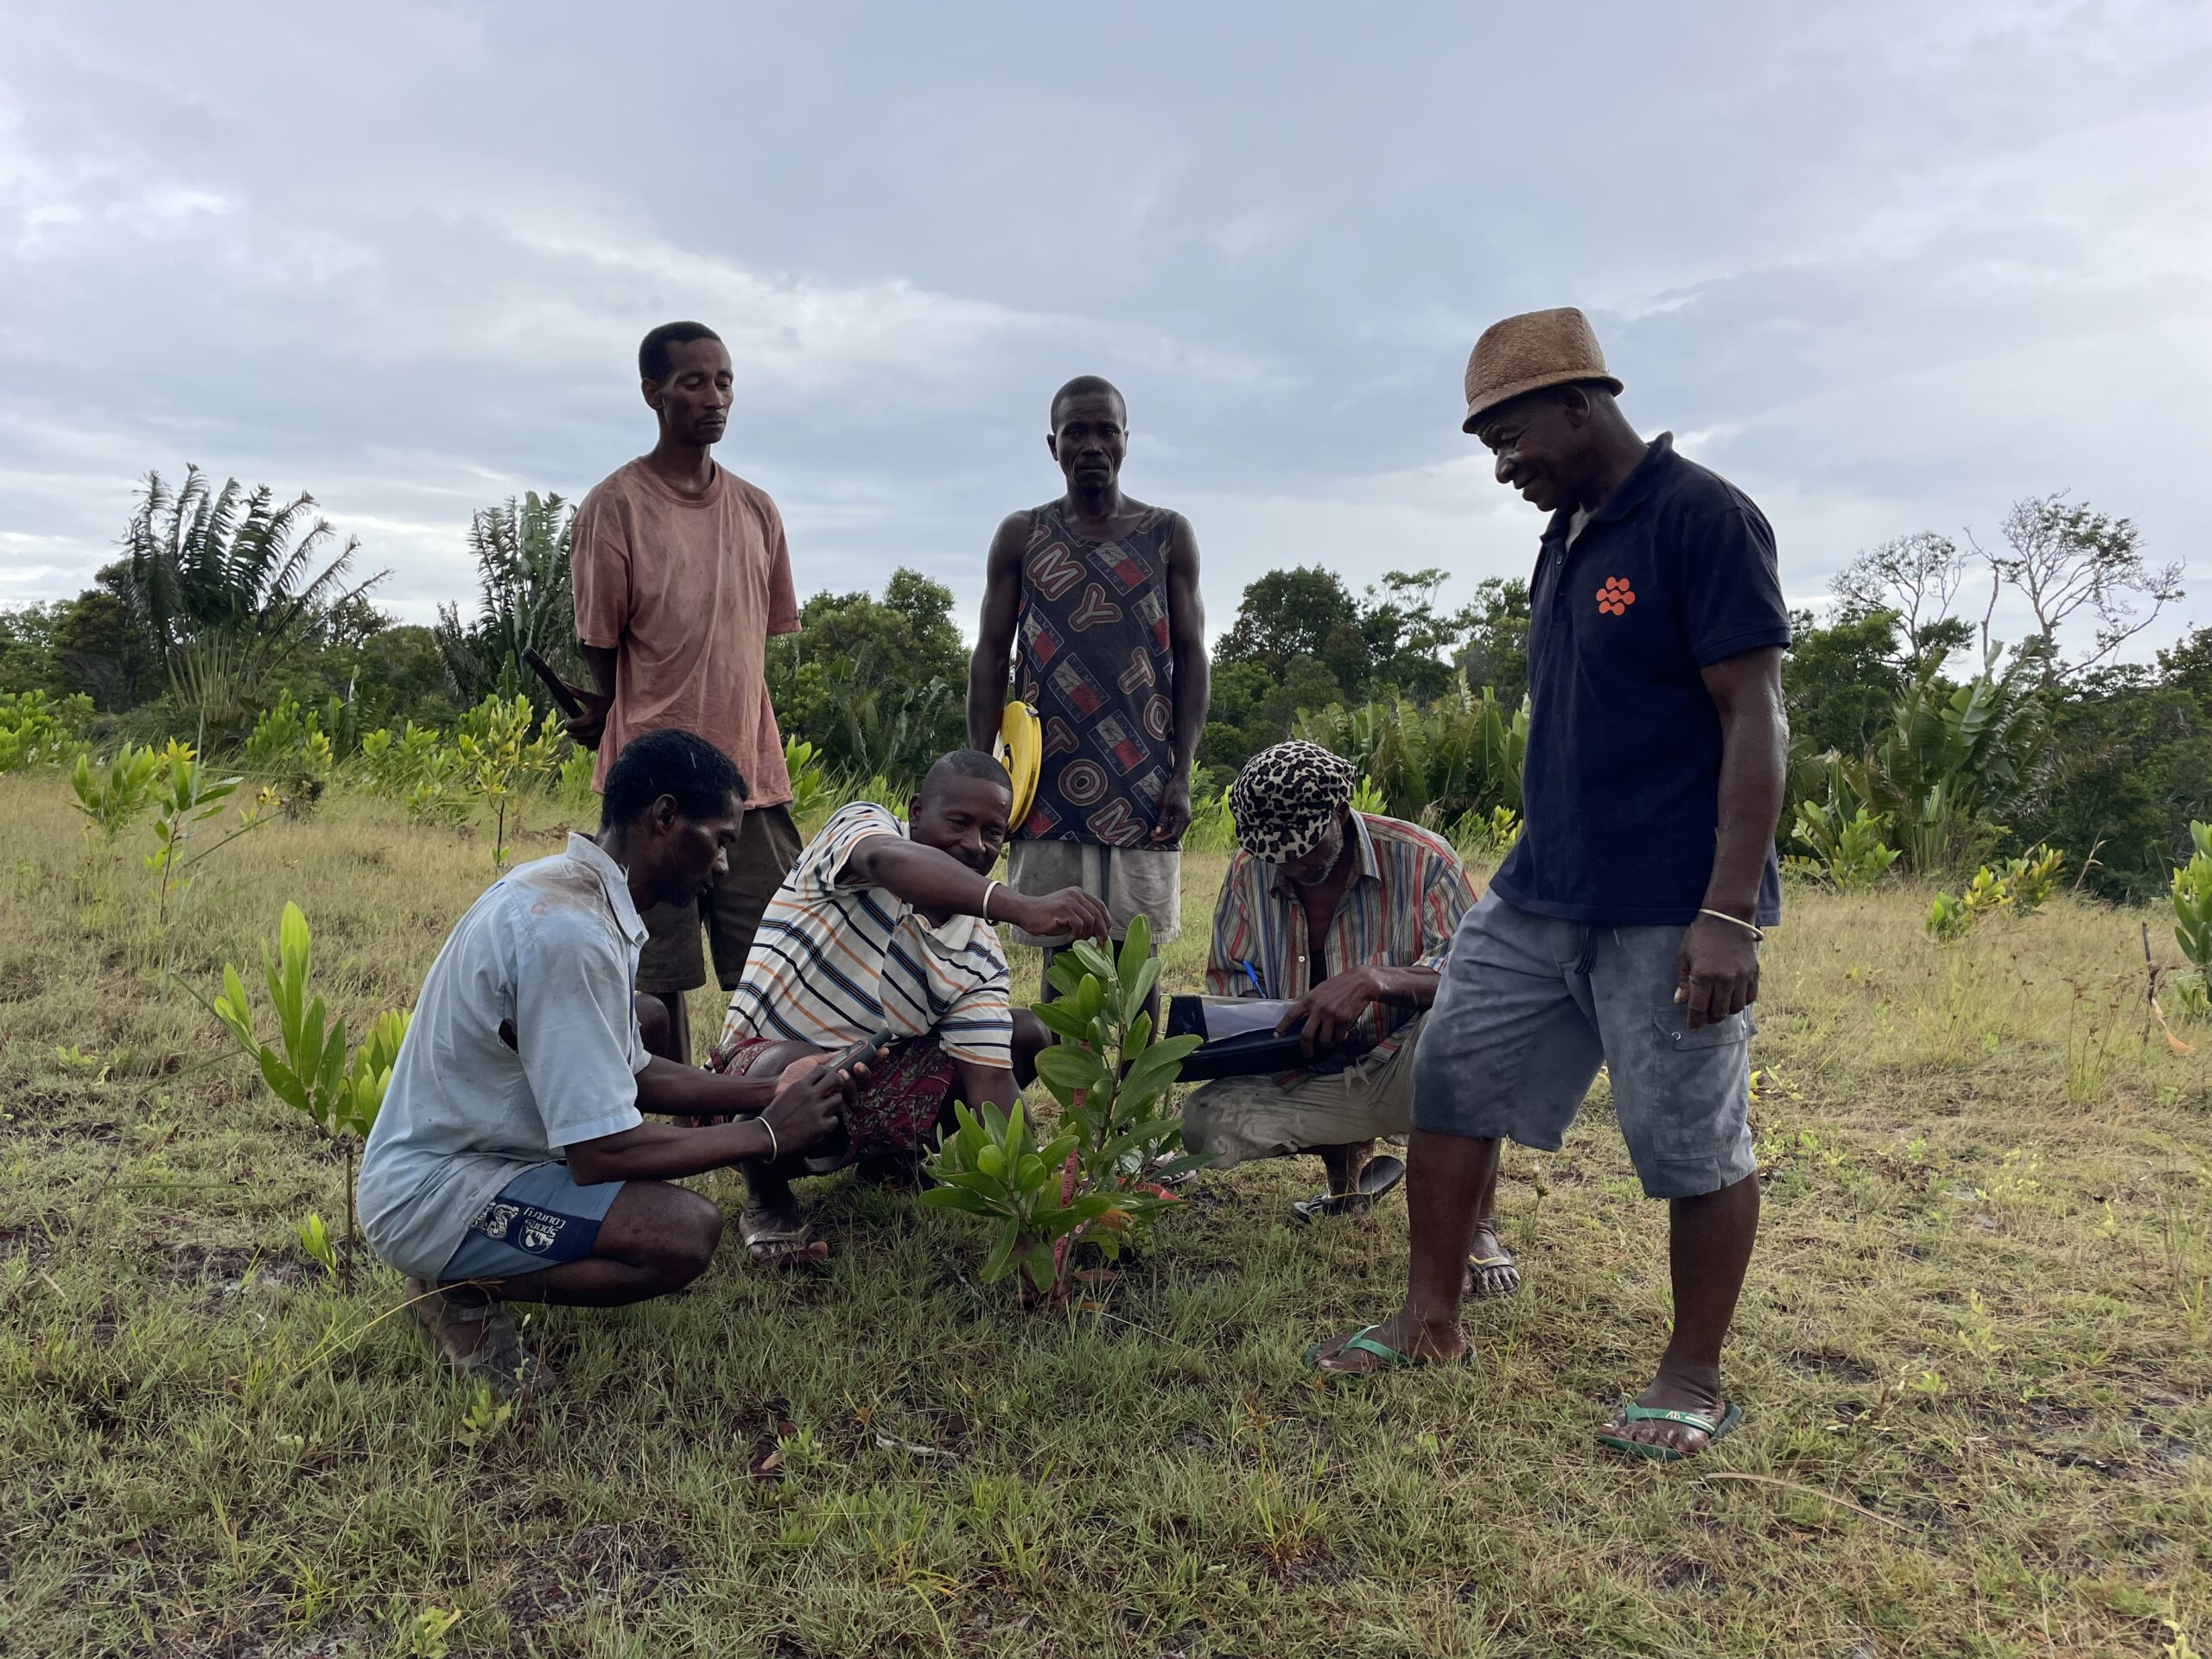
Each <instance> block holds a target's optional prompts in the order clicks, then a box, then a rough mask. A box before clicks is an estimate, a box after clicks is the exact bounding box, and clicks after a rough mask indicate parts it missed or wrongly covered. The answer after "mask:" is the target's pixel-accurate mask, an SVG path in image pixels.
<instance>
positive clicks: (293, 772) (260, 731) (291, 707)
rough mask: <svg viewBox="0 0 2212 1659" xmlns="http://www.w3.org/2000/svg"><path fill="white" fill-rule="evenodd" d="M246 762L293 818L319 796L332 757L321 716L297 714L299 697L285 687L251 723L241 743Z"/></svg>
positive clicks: (327, 782) (310, 808)
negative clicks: (250, 731)
mask: <svg viewBox="0 0 2212 1659" xmlns="http://www.w3.org/2000/svg"><path fill="white" fill-rule="evenodd" d="M336 764H337V758H336V755H335V753H334V751H333V750H332V748H331V744H330V739H329V737H328V735H327V734H326V733H325V732H324V731H323V729H322V721H321V716H319V715H316V714H315V712H314V711H313V710H311V709H310V710H308V711H307V712H305V713H302V711H301V709H300V702H299V699H298V698H297V697H295V696H293V695H292V694H291V693H290V692H289V691H285V692H281V693H279V694H278V696H277V701H276V702H275V703H274V704H273V705H272V706H271V707H270V708H267V709H263V710H262V711H261V714H260V715H259V717H258V718H257V719H256V720H255V721H254V722H253V731H252V733H251V734H250V735H249V736H248V737H247V738H246V741H245V769H246V770H247V771H248V772H251V773H252V774H253V775H254V776H255V777H257V778H260V779H264V780H265V781H266V782H267V783H268V785H270V788H272V789H274V790H275V791H277V799H278V800H279V801H280V802H281V803H282V804H283V809H284V816H285V817H288V818H298V817H306V816H307V814H308V813H309V812H311V811H313V810H315V803H316V802H317V801H320V800H321V798H322V792H323V791H324V790H325V789H327V788H328V787H329V785H330V773H331V769H332V768H333V767H334V766H335V765H336Z"/></svg>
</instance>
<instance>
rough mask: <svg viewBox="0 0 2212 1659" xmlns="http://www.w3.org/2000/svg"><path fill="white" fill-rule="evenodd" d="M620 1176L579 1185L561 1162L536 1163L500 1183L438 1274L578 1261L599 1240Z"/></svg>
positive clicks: (495, 1273) (506, 1273)
mask: <svg viewBox="0 0 2212 1659" xmlns="http://www.w3.org/2000/svg"><path fill="white" fill-rule="evenodd" d="M622 1185H623V1184H622V1183H621V1182H620V1181H601V1182H600V1183H599V1184H598V1185H594V1186H578V1185H576V1184H575V1181H574V1180H573V1179H570V1177H569V1166H567V1165H566V1164H539V1165H537V1166H534V1167H532V1168H530V1169H526V1170H524V1172H523V1173H521V1174H519V1175H518V1176H516V1177H515V1178H514V1179H512V1181H509V1182H508V1183H507V1184H506V1185H505V1186H503V1187H501V1188H500V1189H499V1195H498V1196H497V1197H496V1198H493V1200H492V1201H491V1202H490V1203H489V1204H487V1205H485V1206H484V1211H483V1213H482V1214H481V1215H480V1216H478V1217H476V1219H475V1220H474V1222H473V1223H471V1224H470V1225H469V1229H468V1235H467V1237H465V1238H463V1239H462V1240H461V1247H460V1249H456V1250H455V1251H454V1253H453V1255H452V1256H451V1257H450V1258H449V1259H448V1261H447V1262H446V1265H445V1267H444V1268H443V1269H442V1271H441V1272H440V1273H439V1274H438V1277H439V1279H440V1280H441V1281H444V1282H446V1283H451V1282H452V1281H454V1280H457V1279H508V1278H513V1277H517V1276H518V1275H520V1274H525V1273H536V1272H537V1270H538V1269H539V1268H551V1267H557V1266H559V1265H560V1264H561V1263H562V1262H577V1261H581V1260H582V1259H583V1258H584V1257H585V1256H587V1255H590V1254H591V1253H592V1247H593V1246H594V1245H595V1244H597V1243H599V1227H600V1224H601V1222H603V1221H605V1220H606V1219H607V1211H608V1210H610V1209H612V1208H613V1205H614V1199H615V1195H616V1194H618V1193H619V1192H621V1191H622Z"/></svg>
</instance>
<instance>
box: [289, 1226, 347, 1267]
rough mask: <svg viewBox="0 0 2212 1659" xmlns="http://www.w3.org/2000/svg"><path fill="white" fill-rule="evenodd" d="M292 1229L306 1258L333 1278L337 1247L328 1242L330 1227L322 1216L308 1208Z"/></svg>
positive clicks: (336, 1265) (336, 1260)
mask: <svg viewBox="0 0 2212 1659" xmlns="http://www.w3.org/2000/svg"><path fill="white" fill-rule="evenodd" d="M292 1230H293V1231H294V1232H296V1233H297V1234H298V1235H299V1238H300V1249H302V1251H304V1252H305V1253H306V1255H307V1258H308V1261H310V1262H314V1263H315V1264H316V1265H317V1266H318V1267H320V1268H321V1269H322V1270H323V1271H324V1272H325V1273H327V1274H329V1275H330V1276H331V1277H332V1278H333V1279H335V1278H336V1277H337V1276H338V1247H337V1246H336V1245H334V1244H333V1243H331V1242H330V1229H329V1228H327V1226H325V1225H324V1224H323V1220H322V1217H321V1216H320V1215H318V1214H317V1213H316V1212H315V1211H312V1210H310V1211H308V1212H307V1214H306V1215H305V1216H303V1217H301V1218H300V1220H299V1221H298V1223H297V1224H295V1226H294V1227H293V1229H292Z"/></svg>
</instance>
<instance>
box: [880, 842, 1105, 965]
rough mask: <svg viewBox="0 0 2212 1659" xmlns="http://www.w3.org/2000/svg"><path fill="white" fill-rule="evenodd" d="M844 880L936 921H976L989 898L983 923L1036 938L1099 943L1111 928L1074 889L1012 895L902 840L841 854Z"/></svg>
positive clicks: (947, 857)
mask: <svg viewBox="0 0 2212 1659" xmlns="http://www.w3.org/2000/svg"><path fill="white" fill-rule="evenodd" d="M844 875H845V879H847V880H851V881H855V882H857V883H859V884H860V885H861V886H862V887H881V888H882V889H884V891H885V892H887V893H890V894H891V895H892V896H893V897H894V898H898V899H905V900H906V902H907V903H908V904H910V905H912V906H914V908H915V909H917V910H920V911H926V912H933V913H935V914H937V915H940V916H948V915H949V916H981V915H982V913H983V906H984V902H985V899H987V898H988V901H989V904H990V908H991V913H990V917H989V918H988V919H990V920H991V921H994V922H1012V923H1013V924H1014V925H1015V926H1016V927H1019V928H1020V929H1021V930H1022V931H1024V932H1026V933H1029V934H1032V935H1033V936H1034V937H1036V938H1058V937H1060V936H1061V935H1063V934H1067V935H1072V936H1073V937H1074V938H1079V939H1096V940H1097V941H1098V942H1099V943H1100V944H1104V943H1105V941H1106V935H1107V929H1108V927H1109V925H1111V918H1109V916H1108V914H1107V912H1106V906H1105V905H1104V903H1103V901H1101V900H1100V899H1096V898H1094V897H1092V896H1091V895H1090V893H1084V892H1083V891H1082V890H1081V889H1079V888H1076V887H1063V888H1061V889H1060V891H1059V892H1058V893H1044V894H1041V895H1038V896H1035V897H1033V896H1031V895H1030V894H1028V893H1016V892H1015V891H1014V889H1013V888H1012V887H1007V885H1006V884H1005V883H1004V882H1003V881H1001V882H996V883H994V882H993V881H992V880H990V878H988V876H981V875H978V874H976V872H975V871H973V870H971V869H969V868H968V867H967V866H966V865H965V864H963V863H962V862H961V861H959V860H958V859H957V858H955V857H954V856H953V855H951V854H950V853H945V852H939V851H938V849H936V848H934V847H925V846H923V845H922V844H921V843H920V842H914V841H908V840H907V839H906V837H905V836H888V835H886V836H868V838H867V839H865V840H864V841H862V842H860V843H859V844H858V845H856V846H855V848H854V849H853V850H852V851H851V852H850V853H849V854H847V855H846V856H845V868H844ZM994 887H995V888H996V891H995V892H994V891H992V889H993V888H994Z"/></svg>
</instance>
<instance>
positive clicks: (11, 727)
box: [0, 691, 92, 772]
mask: <svg viewBox="0 0 2212 1659" xmlns="http://www.w3.org/2000/svg"><path fill="white" fill-rule="evenodd" d="M91 718H92V699H91V698H90V697H88V696H85V695H84V694H83V693H81V692H79V693H77V694H75V695H73V696H67V697H64V698H62V699H61V700H60V702H54V701H52V700H51V699H49V698H48V696H47V695H46V694H45V693H44V692H43V691H22V692H4V691H0V772H15V771H17V770H20V769H21V768H23V767H26V766H44V765H48V764H49V763H50V762H53V761H55V760H61V759H62V758H63V757H64V756H65V754H66V753H67V751H68V749H69V747H70V746H71V745H72V744H73V742H74V741H75V734H76V733H77V732H78V731H79V729H80V728H82V727H83V726H84V724H85V723H86V721H89V720H90V719H91Z"/></svg>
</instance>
